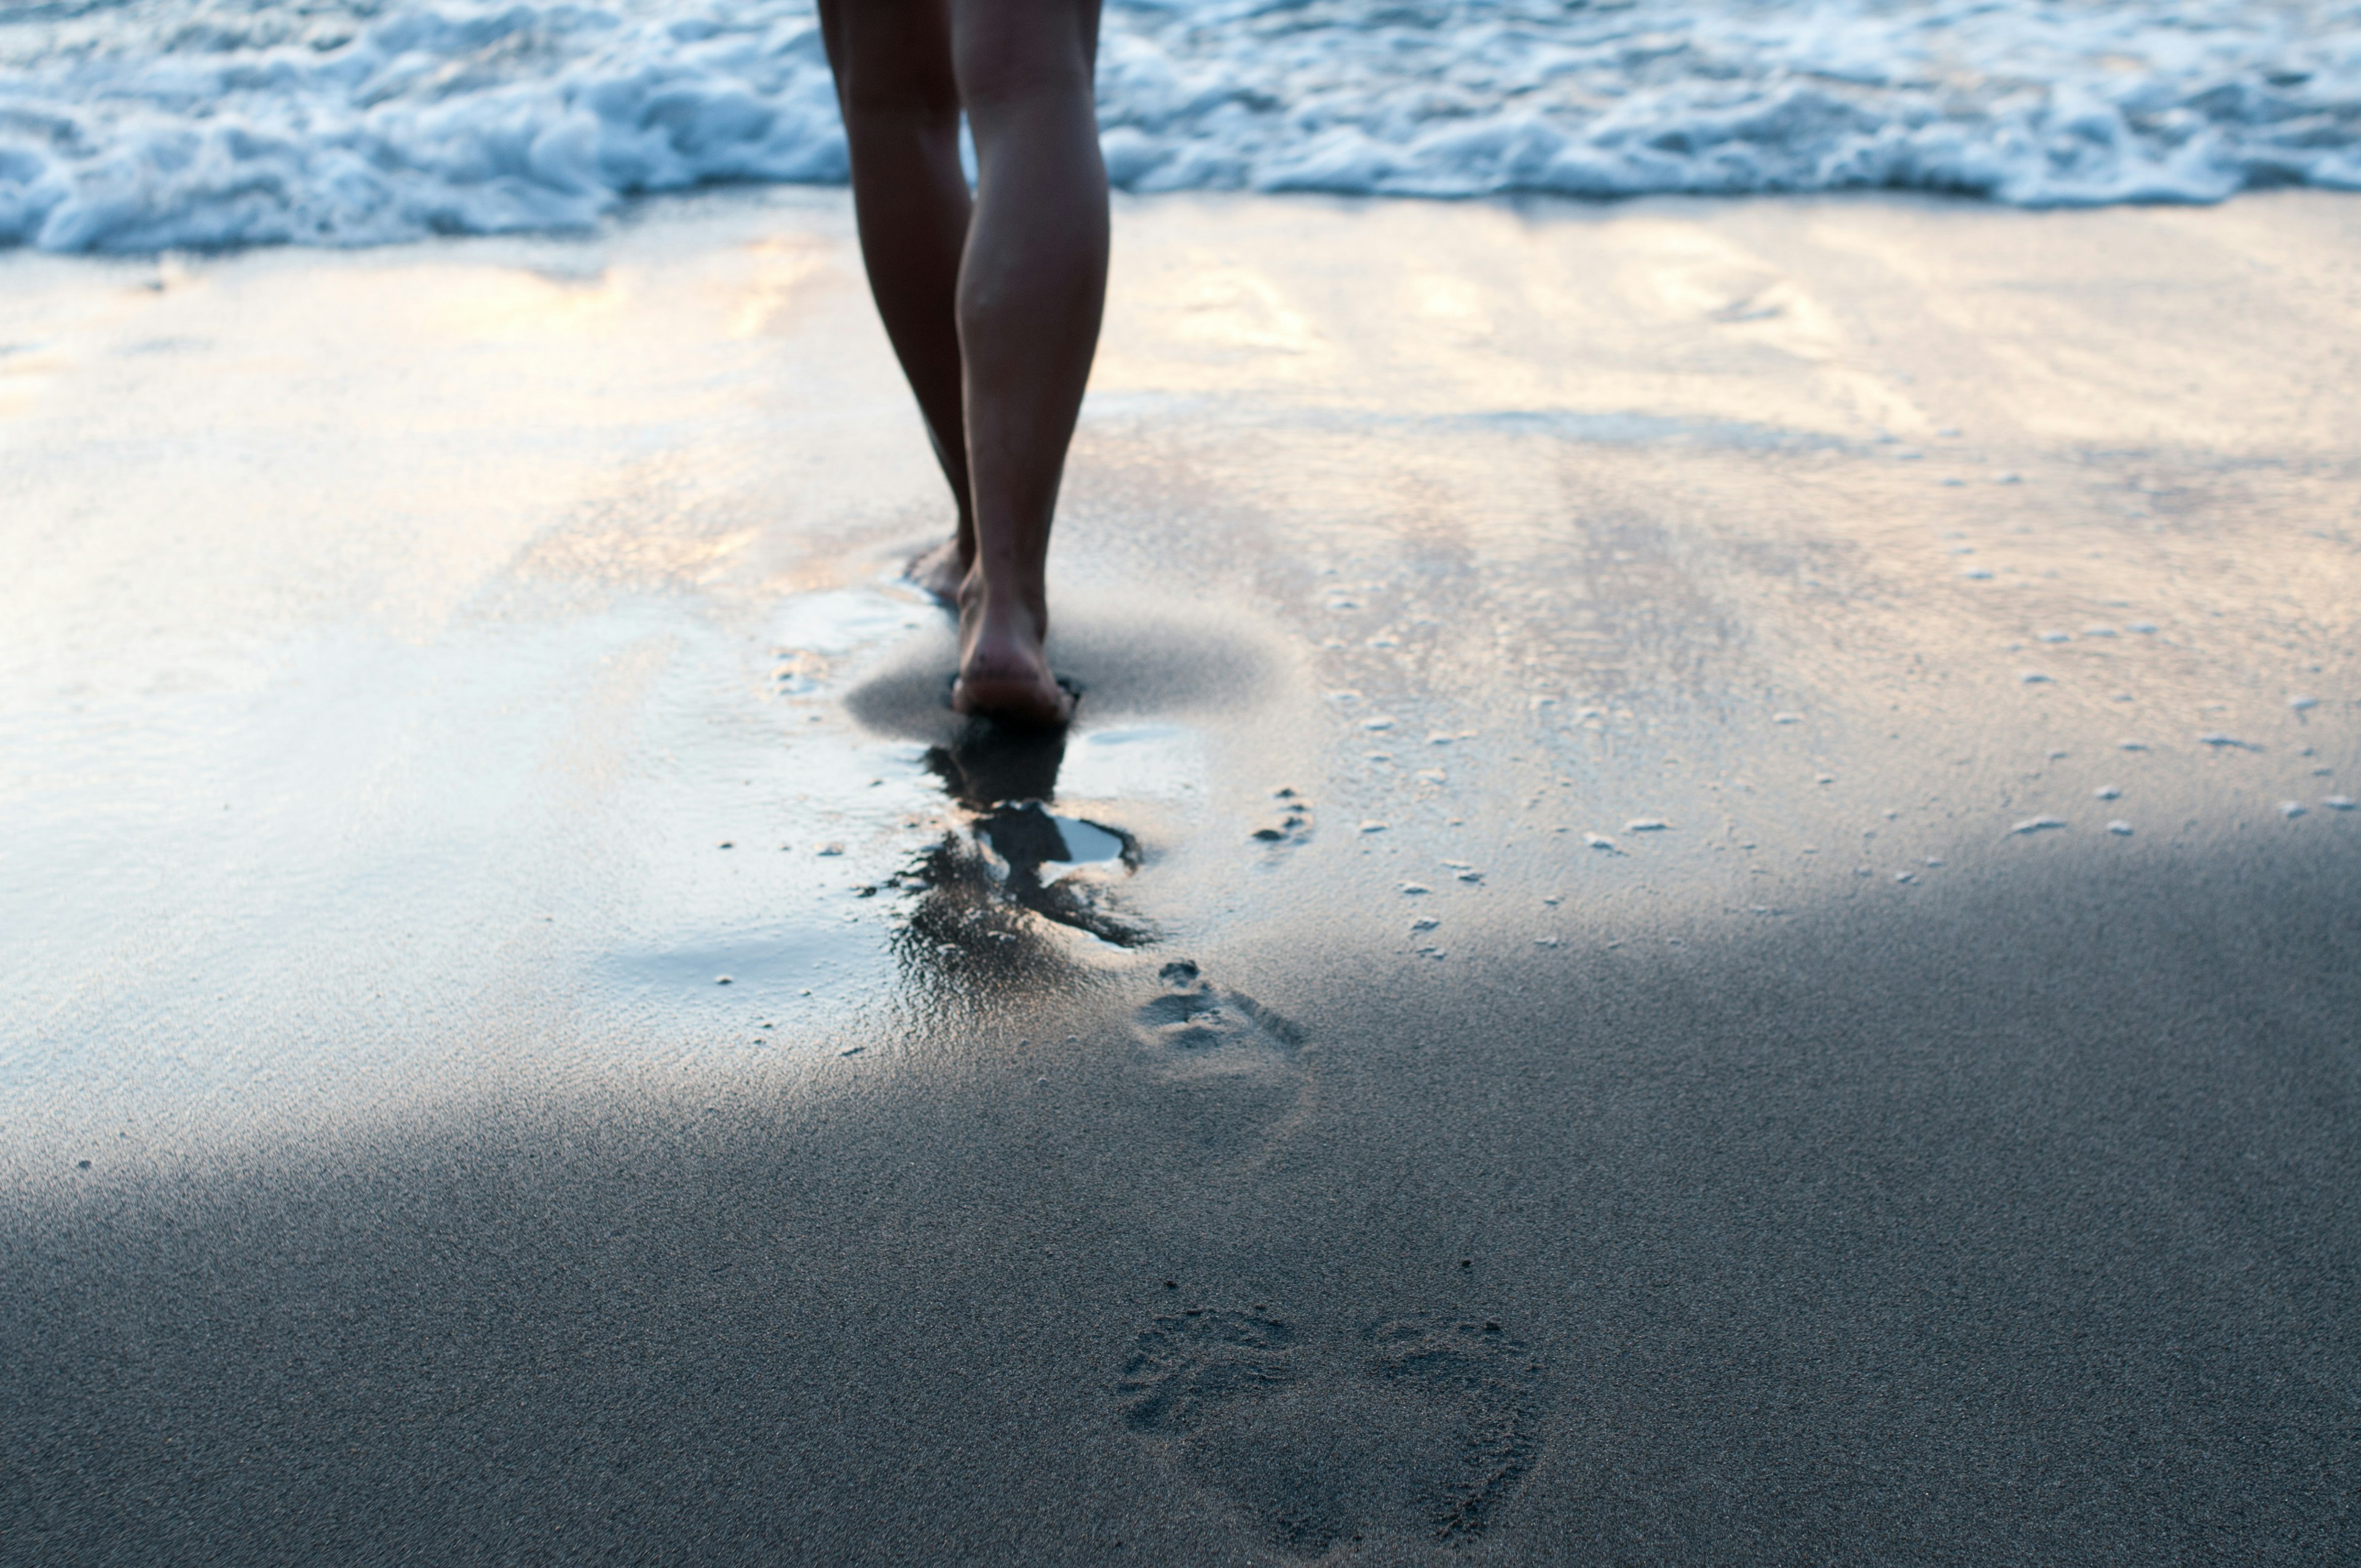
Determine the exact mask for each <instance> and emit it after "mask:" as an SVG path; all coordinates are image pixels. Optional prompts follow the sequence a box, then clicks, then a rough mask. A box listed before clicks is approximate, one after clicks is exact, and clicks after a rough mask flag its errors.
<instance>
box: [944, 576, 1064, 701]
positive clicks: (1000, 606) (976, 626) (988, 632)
mask: <svg viewBox="0 0 2361 1568" xmlns="http://www.w3.org/2000/svg"><path fill="white" fill-rule="evenodd" d="M971 581H972V580H971ZM1048 622H1049V617H1048V615H1047V614H1046V613H1044V612H1042V611H1040V610H1038V609H1033V608H1032V607H1029V606H1026V605H1020V604H1010V603H1007V602H1005V601H1004V600H1001V599H998V598H988V597H987V596H986V595H985V594H984V593H983V590H982V589H981V588H980V587H966V588H963V589H962V590H961V594H960V673H959V679H958V680H957V681H954V682H953V683H952V684H951V707H955V708H957V709H958V710H959V711H960V712H961V713H972V714H978V715H981V716H983V717H986V718H997V719H1001V720H1003V721H1005V722H1007V723H1011V724H1034V725H1044V726H1055V725H1060V724H1063V723H1065V722H1066V721H1067V720H1068V719H1070V718H1073V716H1074V699H1073V698H1072V697H1071V696H1068V695H1067V693H1066V690H1065V688H1064V687H1062V686H1060V685H1058V681H1057V677H1056V676H1054V675H1052V674H1050V673H1049V656H1048V655H1047V654H1046V653H1045V652H1043V651H1042V645H1041V644H1042V638H1043V635H1044V633H1045V631H1046V630H1047V628H1048Z"/></svg>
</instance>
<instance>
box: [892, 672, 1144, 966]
mask: <svg viewBox="0 0 2361 1568" xmlns="http://www.w3.org/2000/svg"><path fill="white" fill-rule="evenodd" d="M1065 753H1066V732H1065V731H1064V730H1061V729H1053V730H1044V729H1020V728H1015V727H1009V726H1004V725H999V724H995V723H994V722H993V721H991V720H990V719H971V720H968V721H966V722H965V723H964V724H963V726H962V727H961V730H960V732H959V734H958V735H957V737H956V738H955V739H954V740H952V741H951V743H950V744H949V745H947V746H934V747H930V748H928V751H927V754H926V766H927V770H928V772H929V773H933V774H934V775H935V776H936V777H937V778H938V779H939V780H941V781H942V784H943V787H944V789H945V790H946V791H947V792H948V793H949V794H950V797H951V799H952V800H953V801H954V802H955V803H956V804H957V805H958V806H959V807H960V808H961V815H962V817H964V821H963V822H962V823H961V825H959V826H957V827H954V828H951V829H950V830H949V831H946V832H945V833H944V834H943V835H942V837H941V838H940V839H939V840H938V841H937V842H935V843H934V844H932V845H930V846H929V847H928V849H927V850H924V851H923V852H922V853H921V854H920V855H919V856H918V857H917V860H916V861H914V862H913V863H912V864H911V865H910V866H909V867H908V868H906V870H904V871H903V872H900V873H899V874H898V876H897V878H896V883H895V884H896V885H897V886H899V887H902V888H904V889H913V890H917V901H916V903H915V904H914V905H912V906H911V908H910V911H909V914H908V917H907V922H906V925H905V926H904V927H902V929H901V930H900V931H899V933H897V936H896V938H895V940H896V947H897V949H898V951H899V953H900V955H901V957H902V959H903V961H904V964H905V966H906V968H922V969H927V970H934V971H941V975H942V977H943V978H956V979H959V980H961V981H965V982H968V983H974V982H976V981H982V980H984V979H987V978H988V977H990V976H992V975H995V974H1013V973H1015V972H1016V971H1019V970H1022V971H1026V972H1028V973H1029V972H1031V971H1033V970H1036V969H1038V966H1040V965H1042V964H1045V963H1047V964H1050V965H1052V966H1055V965H1056V964H1057V959H1054V958H1053V957H1052V956H1051V954H1050V953H1049V952H1048V951H1046V950H1037V949H1038V948H1041V947H1042V944H1039V943H1038V942H1036V941H1034V940H1032V938H1033V937H1034V936H1035V935H1036V933H1035V932H1034V930H1033V927H1031V924H1030V922H1028V921H1027V918H1026V916H1027V915H1033V916H1039V917H1040V918H1042V919H1044V920H1049V921H1052V922H1054V923H1056V924H1057V925H1060V926H1065V927H1071V928H1072V929H1074V930H1077V931H1084V932H1087V933H1089V934H1090V935H1091V936H1093V937H1095V938H1098V939H1099V940H1100V941H1103V942H1106V943H1109V944H1111V945H1113V946H1115V947H1118V948H1131V947H1137V946H1140V945H1141V944H1143V943H1145V942H1147V941H1148V940H1150V939H1151V938H1152V936H1153V931H1152V928H1151V927H1149V926H1148V923H1147V922H1145V921H1144V920H1142V919H1140V918H1139V917H1137V916H1134V915H1131V914H1129V913H1127V912H1126V911H1125V910H1124V909H1122V907H1121V906H1120V904H1119V902H1118V897H1117V894H1116V891H1115V889H1116V884H1117V883H1119V882H1120V881H1121V880H1122V879H1123V878H1125V877H1127V876H1128V875H1130V874H1131V873H1132V872H1136V871H1137V870H1138V869H1139V863H1140V850H1139V844H1138V842H1137V839H1134V838H1133V837H1132V836H1131V835H1130V834H1129V833H1127V832H1126V831H1124V830H1123V829H1122V828H1111V827H1108V826H1106V825H1104V824H1103V823H1096V822H1088V821H1084V820H1082V818H1079V817H1063V816H1060V815H1057V814H1056V813H1053V812H1052V811H1050V809H1049V805H1050V803H1051V802H1052V801H1054V799H1055V798H1056V794H1057V784H1058V766H1059V763H1060V762H1062V761H1063V760H1064V757H1065Z"/></svg>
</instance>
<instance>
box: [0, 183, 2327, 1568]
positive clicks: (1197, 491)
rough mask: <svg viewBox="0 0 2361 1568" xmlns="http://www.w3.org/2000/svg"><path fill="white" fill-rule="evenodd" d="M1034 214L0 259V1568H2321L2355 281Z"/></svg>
mask: <svg viewBox="0 0 2361 1568" xmlns="http://www.w3.org/2000/svg"><path fill="white" fill-rule="evenodd" d="M1117 224H1118V229H1117V235H1118V256H1117V267H1116V278H1115V294H1114V302H1113V305H1112V310H1111V315H1110V320H1109V324H1108V330H1107V336H1106V342H1105V346H1104V354H1103V356H1102V360H1101V364H1100V368H1099V373H1098V375H1097V378H1096V379H1095V381H1094V383H1093V395H1092V400H1091V402H1090V405H1089V407H1088V409H1087V411H1086V414H1085V420H1084V426H1083V430H1082V434H1081V436H1080V438H1079V440H1078V444H1077V447H1076V451H1075V455H1074V460H1073V464H1072V466H1071V474H1070V477H1069V481H1068V487H1067V490H1068V495H1067V500H1066V504H1065V510H1064V512H1063V518H1062V521H1061V523H1060V541H1059V547H1058V556H1057V560H1056V563H1055V576H1054V587H1055V591H1056V592H1057V595H1058V603H1059V606H1060V611H1059V613H1060V625H1059V630H1058V639H1057V645H1056V648H1055V654H1056V658H1057V661H1058V663H1059V664H1060V668H1061V669H1064V670H1066V671H1068V672H1069V673H1070V674H1072V675H1073V676H1075V677H1076V678H1078V679H1079V680H1081V681H1082V683H1083V684H1084V685H1086V687H1087V694H1086V696H1085V697H1084V700H1083V703H1082V709H1081V718H1080V722H1079V723H1078V725H1077V726H1076V728H1075V730H1074V732H1073V734H1072V735H1071V738H1070V739H1069V740H1067V741H1066V742H1064V744H1063V745H1062V747H1060V746H1058V745H1054V744H1053V745H1049V746H1043V745H1040V744H1038V743H1037V744H1025V743H1019V742H1011V741H1008V740H1005V739H1001V738H995V737H994V736H992V735H990V734H988V733H980V732H973V731H962V730H961V729H958V728H957V727H956V726H955V725H954V724H953V723H952V721H951V719H950V715H949V714H948V713H947V711H946V710H945V709H944V708H943V707H942V706H941V695H942V688H943V685H944V683H945V682H946V680H947V678H948V674H949V664H948V651H949V637H948V633H947V631H946V630H945V629H944V628H943V627H942V626H941V625H940V623H939V620H937V618H936V617H935V615H934V613H933V612H932V611H931V610H930V609H928V607H926V606H925V605H923V604H922V603H920V602H919V601H918V600H917V598H915V597H914V596H913V595H911V594H910V593H908V592H907V591H906V590H904V589H902V588H900V587H897V586H896V585H895V583H894V582H893V581H892V574H893V569H894V566H895V563H896V562H897V561H898V560H900V559H901V558H902V557H903V556H904V555H905V554H907V553H908V552H909V551H911V550H913V549H915V548H917V547H918V546H919V545H921V544H923V543H927V542H928V540H929V539H930V538H931V537H933V536H934V535H935V533H936V532H937V531H938V530H939V529H940V528H941V527H942V526H943V525H944V522H945V519H946V517H947V509H946V506H945V504H944V500H943V498H942V497H941V495H940V494H939V490H938V481H937V480H936V478H935V477H934V476H933V474H932V472H931V471H930V469H929V466H928V462H927V459H926V456H925V451H924V446H923V444H922V441H921V438H920V434H919V431H918V427H917V422H916V420H915V417H914V416H913V415H912V413H911V412H910V411H909V409H908V406H907V400H906V395H905V393H904V392H903V389H902V388H901V386H900V384H899V382H898V380H897V378H896V376H895V370H894V367H893V366H892V364H891V361H890V359H889V357H888V356H887V353H886V351H885V348H884V341H883V338H882V335H881V334H880V333H879V331H878V329H877V327H876V326H875V324H874V322H873V318H872V315H871V313H870V311H869V309H868V305H867V302H866V299H865V296H864V293H863V291H862V284H861V281H860V275H859V271H858V267H857V261H856V258H855V256H854V253H853V250H852V247H851V243H850V232H851V225H850V222H849V216H848V214H847V211H846V207H845V203H844V201H843V199H842V197H841V195H840V194H838V193H829V192H821V193H811V192H737V193H729V194H724V195H720V196H715V197H709V198H700V199H697V200H692V201H684V202H678V203H664V204H659V205H655V206H651V207H649V208H646V209H643V210H642V211H640V212H639V213H637V214H634V215H633V217H632V218H631V220H630V221H629V222H627V223H625V224H623V225H620V226H618V227H616V228H615V229H613V230H612V231H611V232H608V233H604V234H601V235H599V236H593V237H588V238H577V239H566V240H545V239H525V240H480V239H479V240H467V241H454V242H451V243H447V244H435V245H428V246H422V247H413V248H407V249H401V250H394V251H382V252H368V253H359V254H351V255H323V254H318V253H294V252H273V253H263V254H253V255H247V256H239V257H231V258H180V259H167V260H165V261H163V262H162V263H161V264H156V263H147V262H140V263H131V262H124V263H104V262H91V261H67V260H60V259H55V258H44V257H38V256H28V255H14V256H9V257H6V258H0V472H5V499H0V545H5V561H6V562H7V564H8V567H9V570H8V572H7V574H6V576H5V580H0V757H5V768H0V798H5V824H6V825H5V828H0V869H4V870H5V875H0V924H5V933H6V938H7V949H8V956H9V962H8V964H7V966H6V968H5V971H0V1182H5V1204H0V1245H5V1252H4V1253H0V1257H5V1273H0V1452H5V1453H7V1454H8V1455H9V1459H8V1461H7V1463H6V1464H5V1468H0V1543H5V1545H0V1557H5V1559H6V1560H7V1561H8V1562H10V1563H49V1562H57V1563H69V1562H70V1563H112V1562H126V1563H129V1562H239V1563H259V1562H281V1561H283V1562H290V1563H297V1562H301V1563H317V1562H343V1563H373V1562H382V1561H393V1560H396V1559H418V1560H426V1561H438V1562H472V1561H502V1562H543V1561H550V1562H555V1561H560V1560H577V1559H598V1560H614V1561H629V1562H654V1561H683V1562H686V1561H750V1562H751V1561H762V1562H774V1561H796V1560H800V1561H813V1562H818V1561H828V1562H857V1561H953V1560H956V1561H977V1560H990V1561H1008V1562H1028V1563H1030V1562H1100V1561H1123V1560H1127V1559H1130V1558H1134V1557H1137V1558H1138V1559H1139V1560H1141V1561H1156V1562H1242V1563H1243V1562H1281V1561H1296V1560H1305V1559H1316V1558H1321V1557H1323V1555H1326V1556H1329V1557H1331V1558H1333V1559H1334V1560H1336V1561H1350V1562H1362V1561H1367V1562H1424V1561H1437V1560H1443V1561H1450V1562H1467V1563H1481V1562H1492V1561H1503V1562H1531V1561H1548V1562H1598V1563H1608V1562H1633V1563H1640V1562H1650V1563H1662V1562H1698V1563H1728V1562H1741V1561H1742V1562H1759V1563H1781V1562H1796V1563H1801V1562H1807V1561H1808V1562H1812V1563H1825V1562H1860V1563H1899V1562H1927V1563H1935V1562H1957V1563H1978V1564H1982V1563H1994V1562H2001V1561H2019V1560H2025V1561H2049V1562H2064V1561H2111V1562H2125V1563H2131V1562H2160V1561H2239V1562H2281V1561H2283V1562H2290V1563H2319V1562H2323V1561H2327V1560H2330V1559H2331V1558H2334V1557H2336V1556H2339V1555H2342V1554H2345V1553H2346V1552H2349V1551H2350V1543H2351V1541H2352V1540H2353V1532H2354V1531H2355V1530H2356V1528H2361V1521H2356V1518H2355V1514H2356V1485H2361V1454H2356V1425H2355V1420H2354V1411H2355V1409H2356V1401H2361V1316H2357V1314H2361V1307H2356V1300H2361V1296H2356V1291H2355V1288H2354V1282H2355V1280H2356V1273H2357V1272H2361V1225H2356V1221H2361V1215H2356V1206H2355V1205H2356V1199H2355V1194H2356V1192H2361V1140H2356V1069H2361V1038H2356V1036H2361V894H2356V888H2361V883H2356V873H2361V813H2356V812H2353V811H2351V810H2349V809H2343V808H2340V807H2339V806H2337V805H2335V804H2334V802H2336V801H2342V800H2345V798H2346V797H2348V796H2353V795H2361V739H2356V737H2361V663H2357V662H2356V608H2355V607H2356V604H2361V596H2356V587H2361V555H2356V532H2361V502H2357V501H2356V497H2361V489H2356V451H2361V439H2357V438H2361V421H2356V399H2355V396H2354V385H2355V373H2356V367H2361V261H2356V258H2361V203H2356V202H2354V201H2353V200H2351V199H2350V198H2337V197H2333V196H2323V195H2314V194H2283V195H2272V196H2267V197H2254V198H2247V199H2244V200H2241V201H2238V202H2235V203H2232V204H2230V205H2228V206H2225V207H2222V208H2218V209H2212V210H2202V211H2199V210H2114V211H2107V212H2099V213H2082V214H2069V213H2056V214H2026V213H2021V212H2012V211H2004V210H1994V209H1989V208H1983V207H1977V206H1972V205H1963V204H1954V203H1939V202H1931V201H1916V200H1813V201H1794V202H1777V201H1753V202H1746V203H1693V202H1679V201H1649V202H1642V203H1632V204H1629V205H1622V206H1614V207H1598V208H1591V207H1575V206H1567V205H1555V204H1550V205H1533V206H1510V205H1458V206H1444V205H1419V204H1408V203H1401V204H1354V203H1326V202H1319V201H1284V202H1280V201H1268V200H1193V199H1172V200H1159V201H1153V202H1144V203H1131V204H1126V205H1125V206H1123V207H1122V208H1121V210H1120V211H1119V213H1118V218H1117ZM1282 791H1291V792H1293V793H1292V794H1281V793H1279V792H1282ZM2102 792H2110V793H2102ZM1031 795H1044V796H1051V797H1053V798H1052V804H1051V806H1050V807H1049V809H1051V810H1053V811H1054V812H1056V813H1058V814H1060V816H1062V817H1066V818H1068V819H1070V820H1074V821H1080V822H1088V823H1093V824H1098V825H1100V827H1101V828H1102V829H1103V831H1100V832H1097V833H1091V832H1086V831H1083V830H1082V829H1080V828H1077V829H1074V830H1073V831H1072V832H1071V835H1068V834H1066V833H1063V832H1061V831H1060V829H1058V828H1057V825H1056V824H1055V823H1052V822H1050V821H1048V820H1046V819H1045V818H1044V817H1043V816H1042V815H1041V814H1040V812H1039V811H1038V810H1037V809H1023V808H1017V807H1011V806H994V803H995V802H996V801H1001V800H1003V799H1005V798H1008V797H1017V798H1022V797H1026V796H1031ZM2111 822H2114V823H2119V824H2121V825H2122V826H2123V827H2124V828H2128V829H2129V831H2127V832H2122V831H2113V830H2111V829H2110V828H2109V826H2108V825H2109V824H2110V823H2111ZM1650 823H1660V824H1662V825H1663V826H1661V827H1649V826H1645V825H1646V824H1650ZM2045 823H2048V824H2054V825H2051V826H2044V825H2042V824H2045ZM1257 834H1259V835H1261V836H1260V837H1257ZM1070 838H1071V842H1070V841H1069V839H1070ZM1118 847H1120V849H1121V854H1120V856H1115V857H1113V858H1109V857H1110V855H1111V854H1112V851H1114V850H1115V849H1116V848H1118ZM1091 857H1097V858H1096V859H1091ZM1069 859H1078V860H1082V861H1086V862H1087V863H1081V864H1078V865H1076V866H1075V868H1074V869H1072V870H1071V871H1068V870H1066V869H1065V866H1064V863H1063V862H1064V861H1066V860H1069ZM1045 862H1047V863H1046V864H1045ZM724 976H726V977H728V978H727V983H724V982H723V980H722V977H724ZM2336 1541H2345V1542H2346V1543H2347V1544H2346V1546H2345V1547H2343V1548H2340V1547H2337V1546H2336V1545H2335V1542H2336Z"/></svg>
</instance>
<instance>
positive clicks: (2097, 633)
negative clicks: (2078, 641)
mask: <svg viewBox="0 0 2361 1568" xmlns="http://www.w3.org/2000/svg"><path fill="white" fill-rule="evenodd" d="M2114 634H2115V629H2114V627H2112V626H2086V627H2084V628H2082V635H2083V636H2085V637H2113V636H2114Z"/></svg>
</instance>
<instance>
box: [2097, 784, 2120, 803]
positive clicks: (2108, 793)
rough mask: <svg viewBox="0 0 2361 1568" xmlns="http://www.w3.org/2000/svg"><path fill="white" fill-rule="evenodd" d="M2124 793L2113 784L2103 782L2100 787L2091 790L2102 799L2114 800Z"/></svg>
mask: <svg viewBox="0 0 2361 1568" xmlns="http://www.w3.org/2000/svg"><path fill="white" fill-rule="evenodd" d="M2123 793H2124V792H2123V791H2121V790H2119V789H2117V788H2116V787H2115V786H2114V785H2113V784H2101V785H2100V786H2099V787H2098V788H2096V789H2094V790H2092V792H2091V794H2092V795H2093V796H2095V797H2096V798H2098V799H2100V800H2114V799H2117V798H2119V797H2121V795H2123Z"/></svg>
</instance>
